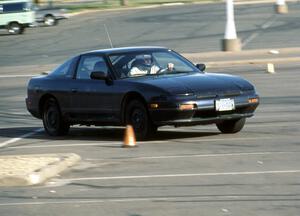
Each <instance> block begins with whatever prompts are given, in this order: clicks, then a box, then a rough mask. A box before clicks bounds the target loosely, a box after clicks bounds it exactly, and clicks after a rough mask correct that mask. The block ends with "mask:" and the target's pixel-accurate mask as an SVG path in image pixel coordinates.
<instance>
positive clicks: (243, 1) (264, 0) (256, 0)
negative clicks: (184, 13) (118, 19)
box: [68, 0, 299, 18]
mask: <svg viewBox="0 0 300 216" xmlns="http://www.w3.org/2000/svg"><path fill="white" fill-rule="evenodd" d="M297 1H299V0H286V2H297ZM220 3H224V1H214V0H207V1H201V2H188V3H187V2H176V3H162V4H153V5H149V6H137V7H134V6H128V7H124V8H122V7H118V8H108V9H82V10H81V11H78V12H74V13H72V12H71V13H69V14H68V16H69V18H71V17H73V16H78V15H82V14H87V13H94V12H105V11H107V12H111V11H127V10H141V9H151V8H159V7H172V6H182V5H202V4H220ZM268 3H269V4H271V3H273V4H275V2H274V0H253V1H251V0H239V1H236V2H234V4H235V5H250V4H268Z"/></svg>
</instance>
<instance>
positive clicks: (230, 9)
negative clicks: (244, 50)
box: [222, 0, 241, 51]
mask: <svg viewBox="0 0 300 216" xmlns="http://www.w3.org/2000/svg"><path fill="white" fill-rule="evenodd" d="M226 17H227V21H226V28H225V35H224V39H222V50H223V51H239V50H241V42H240V39H239V38H238V37H237V34H236V28H235V22H234V5H233V0H226Z"/></svg>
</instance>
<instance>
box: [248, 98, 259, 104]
mask: <svg viewBox="0 0 300 216" xmlns="http://www.w3.org/2000/svg"><path fill="white" fill-rule="evenodd" d="M248 102H249V103H258V98H249V99H248Z"/></svg>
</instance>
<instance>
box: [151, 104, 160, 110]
mask: <svg viewBox="0 0 300 216" xmlns="http://www.w3.org/2000/svg"><path fill="white" fill-rule="evenodd" d="M150 107H151V109H156V108H158V104H150Z"/></svg>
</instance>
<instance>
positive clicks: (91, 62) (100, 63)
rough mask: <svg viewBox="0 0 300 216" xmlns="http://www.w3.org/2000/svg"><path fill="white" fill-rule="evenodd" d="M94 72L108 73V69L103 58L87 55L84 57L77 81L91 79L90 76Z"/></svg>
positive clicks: (78, 69) (80, 62) (81, 59)
mask: <svg viewBox="0 0 300 216" xmlns="http://www.w3.org/2000/svg"><path fill="white" fill-rule="evenodd" d="M94 71H102V72H104V73H106V74H107V73H108V67H107V64H106V62H105V60H104V59H103V57H101V56H94V55H86V56H82V57H81V58H80V61H79V65H78V68H77V73H76V74H77V75H76V78H77V79H91V78H90V75H91V73H92V72H94Z"/></svg>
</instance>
